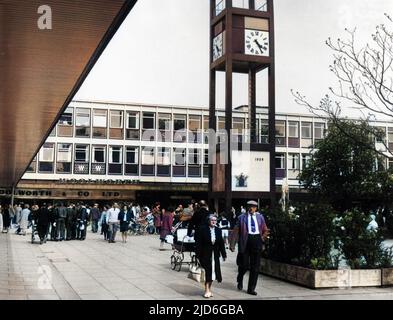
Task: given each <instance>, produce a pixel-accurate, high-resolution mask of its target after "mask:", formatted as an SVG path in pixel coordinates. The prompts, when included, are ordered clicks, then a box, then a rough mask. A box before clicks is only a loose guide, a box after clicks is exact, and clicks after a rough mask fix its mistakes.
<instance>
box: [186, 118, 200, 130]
mask: <svg viewBox="0 0 393 320" xmlns="http://www.w3.org/2000/svg"><path fill="white" fill-rule="evenodd" d="M201 119H202V118H201V116H189V120H188V129H189V130H190V131H198V130H200V129H201Z"/></svg>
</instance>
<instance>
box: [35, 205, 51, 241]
mask: <svg viewBox="0 0 393 320" xmlns="http://www.w3.org/2000/svg"><path fill="white" fill-rule="evenodd" d="M36 221H37V231H38V236H39V237H40V244H43V243H45V242H46V239H47V235H48V230H49V210H48V207H47V205H46V203H43V204H42V206H41V208H40V209H39V210H38V215H37V218H36Z"/></svg>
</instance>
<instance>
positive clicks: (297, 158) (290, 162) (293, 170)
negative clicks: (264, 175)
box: [275, 153, 393, 179]
mask: <svg viewBox="0 0 393 320" xmlns="http://www.w3.org/2000/svg"><path fill="white" fill-rule="evenodd" d="M310 159H311V154H308V153H300V154H299V153H288V154H286V153H276V156H275V168H276V178H277V179H280V178H284V177H287V169H288V178H290V179H297V178H298V174H299V173H300V171H301V170H303V169H304V168H306V167H307V163H308V161H310ZM387 167H388V168H393V158H387V159H385V158H384V159H376V161H375V165H374V170H375V171H379V170H385V169H386V168H387Z"/></svg>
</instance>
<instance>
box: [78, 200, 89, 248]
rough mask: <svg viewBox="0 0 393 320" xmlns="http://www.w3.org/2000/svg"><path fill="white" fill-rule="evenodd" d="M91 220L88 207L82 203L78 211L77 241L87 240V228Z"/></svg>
mask: <svg viewBox="0 0 393 320" xmlns="http://www.w3.org/2000/svg"><path fill="white" fill-rule="evenodd" d="M88 219H89V214H88V211H87V208H86V206H85V205H84V204H83V203H82V204H81V205H80V207H79V210H77V218H76V220H77V229H76V239H77V240H81V241H83V240H85V239H86V228H87V221H88Z"/></svg>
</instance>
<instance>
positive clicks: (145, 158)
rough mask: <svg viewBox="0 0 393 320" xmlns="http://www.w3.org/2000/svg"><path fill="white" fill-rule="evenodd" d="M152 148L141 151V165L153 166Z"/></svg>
mask: <svg viewBox="0 0 393 320" xmlns="http://www.w3.org/2000/svg"><path fill="white" fill-rule="evenodd" d="M154 163H155V161H154V148H145V149H143V150H142V165H154Z"/></svg>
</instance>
